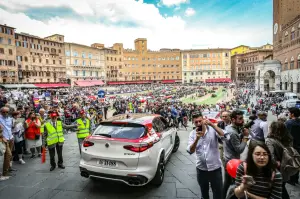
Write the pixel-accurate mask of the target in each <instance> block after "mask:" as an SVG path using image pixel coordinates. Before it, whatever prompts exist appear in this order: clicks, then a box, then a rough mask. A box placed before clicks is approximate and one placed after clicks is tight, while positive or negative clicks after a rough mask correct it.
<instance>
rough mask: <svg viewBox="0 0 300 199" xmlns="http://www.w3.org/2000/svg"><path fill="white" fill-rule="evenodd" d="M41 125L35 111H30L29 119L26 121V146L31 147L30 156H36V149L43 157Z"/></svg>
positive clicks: (39, 155)
mask: <svg viewBox="0 0 300 199" xmlns="http://www.w3.org/2000/svg"><path fill="white" fill-rule="evenodd" d="M40 127H41V122H40V120H39V119H38V118H37V117H36V114H35V113H34V112H30V113H29V117H28V119H27V120H26V121H25V129H26V130H25V138H26V146H27V147H28V148H29V149H30V152H31V157H30V158H35V149H36V151H37V152H38V157H41V146H42V136H41V132H40Z"/></svg>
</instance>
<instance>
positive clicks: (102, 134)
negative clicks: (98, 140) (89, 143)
mask: <svg viewBox="0 0 300 199" xmlns="http://www.w3.org/2000/svg"><path fill="white" fill-rule="evenodd" d="M95 135H101V136H104V137H109V138H111V135H109V134H104V133H98V134H95Z"/></svg>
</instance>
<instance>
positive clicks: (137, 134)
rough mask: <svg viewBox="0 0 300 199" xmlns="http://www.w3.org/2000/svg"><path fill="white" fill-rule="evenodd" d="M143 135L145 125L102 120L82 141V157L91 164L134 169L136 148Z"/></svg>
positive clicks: (137, 155)
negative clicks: (90, 134) (91, 133)
mask: <svg viewBox="0 0 300 199" xmlns="http://www.w3.org/2000/svg"><path fill="white" fill-rule="evenodd" d="M144 136H145V126H143V125H141V124H136V123H128V122H102V123H101V124H100V126H98V127H97V129H96V130H95V131H94V133H93V135H92V136H90V137H89V138H87V139H86V142H84V143H83V145H84V148H83V151H82V158H83V159H84V160H85V161H87V162H86V163H87V164H90V165H93V166H99V167H107V168H112V169H121V170H134V169H136V168H137V166H138V162H139V155H140V153H139V150H136V149H139V147H141V142H142V141H141V140H142V139H141V138H142V137H144ZM88 142H90V145H91V146H88V145H89V143H88ZM91 143H92V144H91ZM85 146H87V147H85Z"/></svg>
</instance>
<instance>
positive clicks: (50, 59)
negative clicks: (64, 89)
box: [15, 33, 66, 83]
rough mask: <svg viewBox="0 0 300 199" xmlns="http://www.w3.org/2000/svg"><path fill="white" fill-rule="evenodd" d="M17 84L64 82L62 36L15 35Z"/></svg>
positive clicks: (64, 63) (64, 68)
mask: <svg viewBox="0 0 300 199" xmlns="http://www.w3.org/2000/svg"><path fill="white" fill-rule="evenodd" d="M15 38H16V40H15V42H16V51H17V53H16V54H17V57H16V59H17V60H16V61H17V64H18V70H19V83H41V82H45V83H50V82H66V67H65V66H66V61H65V56H64V55H65V53H64V36H63V35H52V36H49V37H47V38H40V37H37V36H34V35H30V34H27V33H16V35H15Z"/></svg>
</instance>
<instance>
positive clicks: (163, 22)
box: [0, 0, 272, 50]
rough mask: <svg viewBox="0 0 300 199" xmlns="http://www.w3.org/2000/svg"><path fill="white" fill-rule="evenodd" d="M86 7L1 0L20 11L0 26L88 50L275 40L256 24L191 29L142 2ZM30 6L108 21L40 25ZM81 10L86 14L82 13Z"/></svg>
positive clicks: (106, 0) (54, 0)
mask: <svg viewBox="0 0 300 199" xmlns="http://www.w3.org/2000/svg"><path fill="white" fill-rule="evenodd" d="M82 2H83V1H79V0H73V1H72V3H69V0H22V1H19V0H1V1H0V5H4V4H5V5H6V6H9V8H10V9H13V10H14V11H15V12H9V11H7V10H4V9H1V8H0V24H7V25H8V26H13V27H15V28H17V32H27V33H30V34H33V35H37V36H40V37H45V36H49V35H51V34H54V33H58V34H63V35H65V41H67V42H75V43H81V44H85V45H90V44H92V43H95V42H98V43H104V44H105V46H111V45H112V44H113V43H123V44H124V48H133V47H134V45H133V42H134V39H136V38H144V37H145V38H147V39H148V47H149V49H152V50H157V49H160V48H181V49H191V48H192V47H193V46H202V48H207V47H210V48H217V47H220V48H221V47H225V48H231V47H234V46H238V45H240V44H246V45H252V46H259V45H262V44H264V43H267V42H271V41H272V34H271V30H269V29H265V27H260V26H259V25H257V24H256V25H255V26H250V25H248V26H244V27H241V26H239V27H235V28H232V27H230V24H225V23H223V24H221V25H220V24H210V23H209V22H201V23H200V24H197V26H195V25H193V26H192V27H189V25H188V23H187V22H186V21H185V20H183V19H182V18H181V17H179V16H164V15H161V14H160V13H159V10H158V8H157V7H155V6H154V5H151V4H143V3H142V1H139V2H138V1H135V0H118V3H115V1H112V0H101V1H99V0H86V1H85V2H84V3H82ZM29 5H30V7H59V6H68V7H70V8H72V9H73V10H74V11H75V12H77V13H78V14H79V15H81V16H88V17H91V18H93V19H105V20H106V22H105V23H102V22H100V20H98V21H97V22H95V21H94V22H92V21H89V20H87V19H88V18H85V20H77V19H75V18H74V19H70V18H63V17H53V18H51V19H48V20H44V21H39V20H35V19H31V18H29V17H28V16H26V15H25V14H24V12H23V11H24V10H25V8H28V7H29ZM80 7H82V8H84V9H82V10H80ZM145 13H147V15H145ZM124 20H125V21H126V22H128V21H129V22H131V23H133V24H136V25H137V26H132V27H126V26H125V25H123V26H117V25H114V23H113V22H119V23H121V22H123V21H124ZM194 27H199V28H194ZM203 27H205V28H203ZM257 33H259V34H257ZM253 35H255V37H253ZM249 38H251V40H249ZM203 42H205V43H203ZM249 42H251V43H249Z"/></svg>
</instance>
